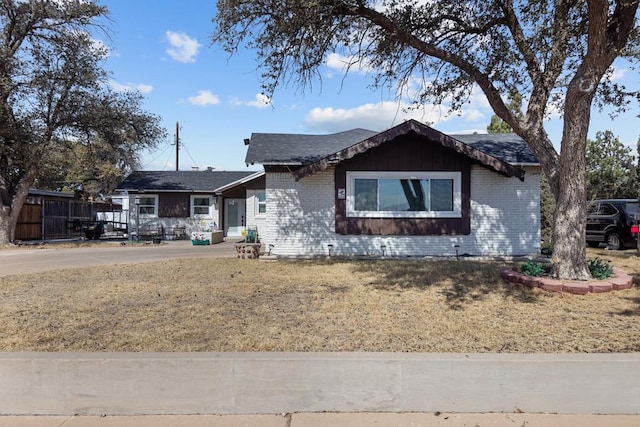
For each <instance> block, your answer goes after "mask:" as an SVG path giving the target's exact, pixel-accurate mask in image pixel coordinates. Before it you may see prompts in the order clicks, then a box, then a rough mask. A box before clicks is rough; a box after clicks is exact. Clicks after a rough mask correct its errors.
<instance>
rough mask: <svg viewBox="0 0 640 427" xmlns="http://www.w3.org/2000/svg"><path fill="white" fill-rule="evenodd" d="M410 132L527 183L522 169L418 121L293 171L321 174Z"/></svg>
mask: <svg viewBox="0 0 640 427" xmlns="http://www.w3.org/2000/svg"><path fill="white" fill-rule="evenodd" d="M411 131H413V132H415V133H416V134H418V135H420V136H424V137H427V138H429V139H431V140H433V141H435V142H437V143H439V144H440V145H442V146H443V147H447V148H450V149H452V150H454V151H455V152H457V153H459V154H462V155H464V156H467V157H468V158H470V159H472V160H474V161H476V162H477V163H479V164H481V165H482V166H484V167H487V168H490V169H493V170H494V171H496V172H498V173H501V174H503V175H505V176H508V177H517V178H518V179H519V180H520V181H524V175H525V171H524V170H523V169H521V168H519V167H517V166H514V165H511V164H509V163H507V162H505V161H503V160H500V159H498V158H496V157H493V156H490V155H488V154H486V153H485V152H483V151H481V150H478V149H477V148H475V147H472V146H471V145H468V144H465V143H463V142H461V141H458V140H457V139H455V138H453V137H450V136H448V135H445V134H443V133H442V132H438V131H437V130H435V129H432V128H430V127H428V126H426V125H424V124H422V123H420V122H418V121H415V120H409V121H407V122H404V123H402V124H400V125H398V126H395V127H393V128H391V129H388V130H386V131H383V132H381V133H379V134H377V135H374V136H372V137H371V138H368V139H365V140H364V141H361V142H359V143H357V144H354V145H352V146H351V147H347V148H345V149H344V150H341V151H338V152H337V153H335V154H331V155H329V156H326V157H324V158H322V159H320V160H318V161H316V162H313V163H310V164H308V165H305V166H303V167H302V168H300V169H297V170H295V171H293V176H294V179H295V180H296V181H299V180H301V179H302V178H304V177H306V176H309V175H313V174H315V173H317V172H321V171H323V170H325V169H327V168H328V167H329V166H330V165H333V164H336V163H339V162H341V161H343V160H347V159H350V158H352V157H354V156H356V155H357V154H360V153H364V152H365V151H368V150H369V149H371V148H374V147H377V146H379V145H381V144H382V143H384V142H387V141H391V140H393V139H394V138H396V137H398V136H400V135H405V134H407V133H409V132H411Z"/></svg>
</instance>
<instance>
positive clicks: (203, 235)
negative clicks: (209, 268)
mask: <svg viewBox="0 0 640 427" xmlns="http://www.w3.org/2000/svg"><path fill="white" fill-rule="evenodd" d="M212 236H213V233H212V232H210V231H193V232H192V233H191V243H192V244H194V245H210V244H211V239H212Z"/></svg>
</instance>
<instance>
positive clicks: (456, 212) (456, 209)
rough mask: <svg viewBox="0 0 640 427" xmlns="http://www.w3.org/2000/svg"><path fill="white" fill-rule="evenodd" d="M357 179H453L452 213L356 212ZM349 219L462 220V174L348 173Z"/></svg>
mask: <svg viewBox="0 0 640 427" xmlns="http://www.w3.org/2000/svg"><path fill="white" fill-rule="evenodd" d="M356 179H451V180H453V210H452V211H421V212H417V211H356V210H355V194H354V191H355V180H356ZM347 217H351V218H461V217H462V172H360V171H350V172H347Z"/></svg>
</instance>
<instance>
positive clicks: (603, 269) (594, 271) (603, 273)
mask: <svg viewBox="0 0 640 427" xmlns="http://www.w3.org/2000/svg"><path fill="white" fill-rule="evenodd" d="M587 265H588V266H589V272H590V273H591V277H593V278H594V279H598V280H601V279H607V278H609V277H611V276H613V267H612V266H611V261H604V260H601V259H600V258H594V259H590V260H587Z"/></svg>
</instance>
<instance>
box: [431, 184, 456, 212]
mask: <svg viewBox="0 0 640 427" xmlns="http://www.w3.org/2000/svg"><path fill="white" fill-rule="evenodd" d="M431 210H432V211H448V212H450V211H453V180H452V179H432V180H431Z"/></svg>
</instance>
